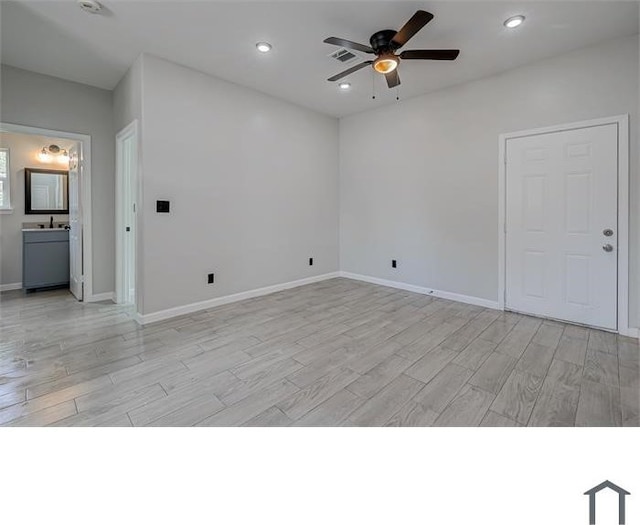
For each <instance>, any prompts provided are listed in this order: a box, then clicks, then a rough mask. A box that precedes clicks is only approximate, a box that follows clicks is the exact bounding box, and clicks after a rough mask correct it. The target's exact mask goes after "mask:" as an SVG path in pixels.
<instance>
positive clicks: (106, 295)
mask: <svg viewBox="0 0 640 525" xmlns="http://www.w3.org/2000/svg"><path fill="white" fill-rule="evenodd" d="M114 297H115V294H114V293H113V292H102V293H97V294H93V295H87V296H85V298H84V302H85V303H97V302H100V301H113V300H114Z"/></svg>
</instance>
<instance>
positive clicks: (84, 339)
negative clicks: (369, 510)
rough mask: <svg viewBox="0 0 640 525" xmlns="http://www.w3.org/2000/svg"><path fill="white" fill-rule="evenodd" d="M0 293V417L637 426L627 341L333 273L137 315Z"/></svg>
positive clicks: (50, 296)
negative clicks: (210, 304) (140, 321)
mask: <svg viewBox="0 0 640 525" xmlns="http://www.w3.org/2000/svg"><path fill="white" fill-rule="evenodd" d="M130 313H131V312H130V309H128V308H123V307H119V306H116V305H113V304H110V303H109V304H107V303H97V304H83V303H78V302H76V301H75V300H74V299H73V298H72V297H71V295H70V294H69V293H68V292H67V291H60V290H59V291H50V292H41V293H37V294H30V295H24V294H23V293H22V292H20V291H17V292H5V293H3V294H1V295H0V334H1V337H0V425H11V426H14V425H15V426H18V425H20V426H45V425H56V426H147V425H148V426H191V425H199V426H527V425H528V426H574V425H575V426H638V425H639V413H640V410H639V408H638V407H639V404H640V382H639V379H638V377H639V373H640V366H639V356H640V351H639V348H638V342H637V341H636V340H634V339H629V338H624V337H619V336H616V335H614V334H609V333H606V332H601V331H597V330H589V329H586V328H581V327H577V326H573V325H565V324H563V323H557V322H551V321H543V320H541V319H536V318H533V317H527V316H522V315H518V314H513V313H504V312H497V311H493V310H488V309H484V308H480V307H477V306H471V305H466V304H461V303H455V302H452V301H446V300H442V299H436V298H433V297H429V296H424V295H419V294H414V293H410V292H405V291H400V290H395V289H391V288H386V287H382V286H376V285H372V284H366V283H361V282H357V281H351V280H347V279H332V280H329V281H323V282H320V283H316V284H312V285H308V286H304V287H300V288H296V289H292V290H287V291H283V292H279V293H275V294H272V295H269V296H265V297H260V298H256V299H250V300H246V301H242V302H239V303H234V304H230V305H226V306H221V307H218V308H214V309H211V310H208V311H202V312H197V313H194V314H191V315H186V316H183V317H180V318H176V319H171V320H168V321H164V322H159V323H154V324H151V325H147V326H145V327H141V326H139V325H137V324H136V323H135V322H134V321H133V320H132V318H131V316H130Z"/></svg>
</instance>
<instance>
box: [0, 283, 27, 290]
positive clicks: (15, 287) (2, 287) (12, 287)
mask: <svg viewBox="0 0 640 525" xmlns="http://www.w3.org/2000/svg"><path fill="white" fill-rule="evenodd" d="M21 288H22V283H9V284H0V292H8V291H9V290H20V289H21Z"/></svg>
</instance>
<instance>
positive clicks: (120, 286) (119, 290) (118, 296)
mask: <svg viewBox="0 0 640 525" xmlns="http://www.w3.org/2000/svg"><path fill="white" fill-rule="evenodd" d="M130 137H134V138H135V148H136V157H138V159H139V155H138V151H139V148H138V140H139V139H138V120H137V119H134V120H133V121H132V122H130V123H129V124H128V125H127V126H125V127H124V128H123V129H121V130H120V131H119V132H118V133H117V134H116V191H115V198H116V202H115V204H116V224H115V228H116V250H115V252H116V259H115V266H116V268H115V269H116V291H115V302H116V303H117V304H121V303H122V302H123V297H124V296H126V295H127V294H126V290H124V283H123V282H122V273H123V264H122V263H123V261H122V252H123V245H124V235H123V228H124V224H122V216H123V213H124V210H123V209H122V206H123V205H122V199H121V197H120V196H121V194H122V192H121V185H122V180H121V179H122V166H121V158H120V157H121V148H122V142H123V141H124V140H125V139H127V138H130ZM138 164H139V162H136V167H137V168H138V167H139V166H138ZM138 175H139V174H138V173H137V172H136V173H135V188H136V190H137V189H138ZM138 202H139V199H138V197H137V195H136V198H135V205H136V207H137V208H138V207H139V206H138ZM137 208H136V214H135V218H136V224H134V225H133V235H135V242H134V275H135V276H136V279H137V276H138V271H137V236H138V224H137V218H138V213H137V212H138V209H137ZM135 285H136V287H137V286H139V284H138V282H137V281H136V283H135ZM135 296H136V297H137V293H136V294H135ZM136 302H137V301H136V299H135V298H134V303H136ZM134 306H136V305H135V304H134ZM137 310H138V309H137V308H136V311H137Z"/></svg>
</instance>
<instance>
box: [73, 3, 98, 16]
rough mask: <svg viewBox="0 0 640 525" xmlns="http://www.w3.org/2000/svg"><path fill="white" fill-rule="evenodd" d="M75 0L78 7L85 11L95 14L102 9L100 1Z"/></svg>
mask: <svg viewBox="0 0 640 525" xmlns="http://www.w3.org/2000/svg"><path fill="white" fill-rule="evenodd" d="M77 2H78V5H79V6H80V9H82V10H83V11H85V12H86V13H90V14H92V15H95V14H98V13H99V12H100V11H102V4H100V2H96V0H77Z"/></svg>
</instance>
